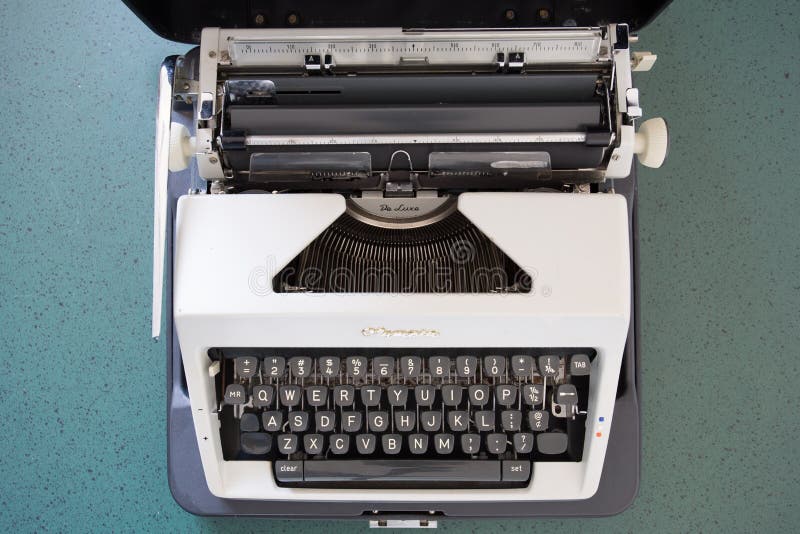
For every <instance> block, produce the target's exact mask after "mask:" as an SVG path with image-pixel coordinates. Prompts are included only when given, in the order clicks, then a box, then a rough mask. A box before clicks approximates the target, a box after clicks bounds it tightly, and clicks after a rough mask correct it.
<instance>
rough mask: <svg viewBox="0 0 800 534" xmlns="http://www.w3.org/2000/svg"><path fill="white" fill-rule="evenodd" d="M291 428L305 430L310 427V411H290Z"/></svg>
mask: <svg viewBox="0 0 800 534" xmlns="http://www.w3.org/2000/svg"><path fill="white" fill-rule="evenodd" d="M289 428H290V429H291V430H292V432H305V431H306V429H307V428H308V412H292V413H290V414H289Z"/></svg>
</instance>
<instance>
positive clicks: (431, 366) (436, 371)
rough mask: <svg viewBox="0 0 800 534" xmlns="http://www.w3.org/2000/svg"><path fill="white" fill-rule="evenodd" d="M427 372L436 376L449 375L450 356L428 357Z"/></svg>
mask: <svg viewBox="0 0 800 534" xmlns="http://www.w3.org/2000/svg"><path fill="white" fill-rule="evenodd" d="M428 372H429V373H430V374H431V376H433V377H436V378H444V377H446V376H449V375H450V358H448V357H447V356H431V357H430V358H428Z"/></svg>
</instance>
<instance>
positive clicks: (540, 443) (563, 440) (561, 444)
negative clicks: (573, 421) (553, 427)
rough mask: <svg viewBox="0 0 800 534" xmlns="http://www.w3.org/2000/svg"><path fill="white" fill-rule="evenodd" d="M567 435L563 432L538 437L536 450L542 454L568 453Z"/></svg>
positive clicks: (543, 434) (545, 433)
mask: <svg viewBox="0 0 800 534" xmlns="http://www.w3.org/2000/svg"><path fill="white" fill-rule="evenodd" d="M567 443H568V439H567V435H566V434H564V433H561V432H544V433H542V434H538V435H537V436H536V448H537V449H538V450H539V452H540V453H542V454H562V453H564V452H567Z"/></svg>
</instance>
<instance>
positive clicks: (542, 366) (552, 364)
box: [538, 355, 560, 378]
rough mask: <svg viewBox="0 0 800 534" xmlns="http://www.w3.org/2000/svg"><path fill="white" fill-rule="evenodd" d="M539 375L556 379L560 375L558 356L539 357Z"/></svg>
mask: <svg viewBox="0 0 800 534" xmlns="http://www.w3.org/2000/svg"><path fill="white" fill-rule="evenodd" d="M538 363H539V374H540V375H542V376H544V377H546V378H555V376H556V375H557V374H558V368H559V365H560V364H559V360H558V356H550V355H548V356H539V362H538Z"/></svg>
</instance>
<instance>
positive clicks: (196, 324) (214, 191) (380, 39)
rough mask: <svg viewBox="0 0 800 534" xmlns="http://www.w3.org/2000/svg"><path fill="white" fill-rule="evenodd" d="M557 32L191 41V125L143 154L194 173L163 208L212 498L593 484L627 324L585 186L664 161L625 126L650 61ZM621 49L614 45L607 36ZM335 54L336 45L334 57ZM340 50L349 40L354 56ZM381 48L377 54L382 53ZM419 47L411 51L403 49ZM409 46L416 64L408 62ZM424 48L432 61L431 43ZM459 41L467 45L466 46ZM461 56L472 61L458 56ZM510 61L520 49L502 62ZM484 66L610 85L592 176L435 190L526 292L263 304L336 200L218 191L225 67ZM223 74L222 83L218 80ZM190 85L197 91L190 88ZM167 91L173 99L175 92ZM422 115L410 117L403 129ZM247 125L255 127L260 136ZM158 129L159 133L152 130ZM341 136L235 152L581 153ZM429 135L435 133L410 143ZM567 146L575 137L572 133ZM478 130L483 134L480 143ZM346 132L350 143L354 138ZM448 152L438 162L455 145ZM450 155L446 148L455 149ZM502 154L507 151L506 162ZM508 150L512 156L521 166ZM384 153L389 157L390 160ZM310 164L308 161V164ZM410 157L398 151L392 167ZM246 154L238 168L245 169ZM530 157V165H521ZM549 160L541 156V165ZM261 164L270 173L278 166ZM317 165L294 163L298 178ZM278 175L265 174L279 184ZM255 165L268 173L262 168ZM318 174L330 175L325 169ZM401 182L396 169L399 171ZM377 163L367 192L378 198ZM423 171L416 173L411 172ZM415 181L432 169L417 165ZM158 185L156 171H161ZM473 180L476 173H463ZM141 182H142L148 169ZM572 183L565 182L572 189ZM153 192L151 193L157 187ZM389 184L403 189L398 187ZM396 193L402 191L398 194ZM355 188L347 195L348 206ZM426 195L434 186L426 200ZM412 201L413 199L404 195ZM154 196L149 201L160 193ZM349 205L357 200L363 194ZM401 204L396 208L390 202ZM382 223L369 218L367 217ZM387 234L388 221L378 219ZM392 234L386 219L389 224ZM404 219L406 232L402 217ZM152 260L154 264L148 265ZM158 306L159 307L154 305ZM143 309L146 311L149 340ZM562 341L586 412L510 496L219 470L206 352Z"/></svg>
mask: <svg viewBox="0 0 800 534" xmlns="http://www.w3.org/2000/svg"><path fill="white" fill-rule="evenodd" d="M621 30H624V31H623V32H620V31H618V28H617V27H616V26H614V25H612V26H610V27H608V28H567V29H560V30H542V31H538V30H537V31H510V32H468V31H461V32H402V31H401V30H389V29H375V30H364V29H360V30H341V31H340V30H336V31H333V30H331V31H325V32H320V31H318V30H292V31H280V30H225V29H215V28H211V29H206V30H204V32H203V36H202V41H201V46H200V53H199V80H197V81H196V82H192V87H191V89H188V87H189V86H188V84H187V86H186V87H185V88H184V89H185V90H184V91H183V92H184V93H185V94H184V95H182V96H181V97H182V98H187V95H189V94H191V95H193V97H194V99H195V101H194V104H195V106H196V114H195V118H194V124H193V125H192V126H193V127H192V128H190V129H188V130H187V129H184V128H183V127H182V126H180V125H173V126H172V127H171V133H170V131H169V130H170V126H169V124H167V125H166V127H164V125H163V124H162V128H161V130H160V136H161V141H162V143H164V140H165V138H170V137H171V141H170V143H169V145H170V149H169V155H167V154H166V153H165V152H164V151H162V152H161V154H159V155H157V171H158V169H159V165H160V166H161V167H160V168H161V169H162V170H163V167H164V166H165V165H166V161H167V159H169V162H170V167H171V168H172V170H173V171H178V170H180V169H182V168H183V167H185V166H186V165H191V164H192V163H191V162H192V160H193V161H196V166H197V167H196V169H197V173H198V175H199V176H200V177H201V178H203V179H205V180H206V181H207V184H208V186H207V188H206V190H205V191H202V190H201V191H194V192H192V193H193V194H188V195H186V196H184V197H182V198H180V200H179V202H178V209H177V215H176V232H175V243H174V247H175V253H174V276H173V280H174V282H173V283H174V287H173V310H174V311H173V313H174V320H175V326H176V330H177V334H178V338H179V343H180V348H181V353H182V357H183V365H184V370H185V374H186V381H187V387H188V392H189V398H190V402H191V410H192V416H193V419H194V425H195V431H196V438H197V444H198V447H199V450H200V457H201V460H202V465H203V470H204V474H205V479H206V482H207V484H208V487H209V489H210V491H211V493H213V494H214V495H215V496H218V497H222V498H230V499H256V500H272V501H275V500H278V501H280V500H287V501H288V500H301V501H302V500H315V501H365V502H366V501H370V502H375V501H387V502H392V501H409V500H423V501H429V502H448V501H456V500H458V501H497V500H504V501H534V500H535V501H547V500H579V499H587V498H589V497H591V496H592V495H593V494H594V493H595V492H596V491H597V488H598V484H599V482H600V477H601V472H602V470H603V461H604V456H605V451H606V446H607V443H608V439H609V435H610V431H611V423H612V420H613V416H614V413H613V410H614V400H615V394H616V390H617V384H618V380H619V373H620V365H621V359H622V354H623V349H624V346H625V343H626V339H627V336H628V331H629V325H630V318H631V270H630V269H631V267H630V266H631V256H630V250H629V239H630V234H629V228H628V206H627V204H626V201H625V198H624V197H622V196H620V195H616V194H614V192H613V187H611V188H605V189H603V190H597V191H595V190H593V189H592V188H591V187H590V186H589V185H588V184H589V182H591V183H606V184H608V183H609V182H607V180H608V181H610V180H612V179H615V178H618V179H621V178H624V177H626V176H627V175H628V173H629V172H630V169H631V165H632V162H633V155H634V154H639V155H640V159H642V160H643V161H644V160H645V159H647V160H648V161H646V163H652V164H656V165H660V162H661V160H663V157H664V155H665V151H666V132H665V131H662V130H661V129H660V128H661V125H660V124H651V125H650V127H649V128H641V129H640V131H639V132H636V129H635V124H634V122H635V119H637V118H638V117H639V116H641V109H640V108H639V102H638V93H637V92H636V90H635V89H634V88H633V87H632V80H631V68H632V65H633V67H636V66H637V65H640V64H641V65H646V64H647V63H648V62H651V61H652V59H653V57H652V56H650V55H646V54H645V55H639V56H637V57H636V58H633V57H632V56H631V53H630V51H629V49H628V47H627V33H626V32H627V30H626V29H625V28H621ZM623 35H624V38H625V43H624V46H615V45H618V44H619V43H618V42H617V39H620V38H621V37H620V36H623ZM348 43H349V46H350V48H349V49H348V48H346V45H348ZM354 43H355V44H354ZM381 43H383V45H382V44H381ZM420 43H422V44H420ZM412 44H414V45H415V46H414V48H415V49H416V48H417V47H420V48H422V47H423V46H425V45H426V44H427V46H429V47H430V51H428V52H426V54H425V55H420V54H416V53H415V54H413V55H412V54H410V53H408V52H407V50H410V49H411V45H412ZM438 46H440V47H441V51H440V52H437V50H438V49H437V47H438ZM470 46H472V48H470ZM470 50H474V51H470ZM516 50H525V55H524V59H522V60H521V61H522V62H523V63H522V64H520V65H515V64H514V60H515V59H519V58H518V57H517V56H514V53H515V51H516ZM498 54H501V55H502V58H503V59H502V60H500V61H503V62H504V63H502V64H500V68H502V69H508V70H515V69H518V70H525V69H527V72H528V76H535V75H536V74H535V73H536V72H537V70H541V71H542V72H547V71H549V70H551V69H553V68H557V69H559V70H562V71H563V70H565V69H569V68H570V67H572V68H575V69H576V70H585V69H586V68H587V65H590V66H591V68H593V69H594V68H597V66H598V65H600V66H601V70H603V72H605V73H606V74H605V77H606V78H605V79H606V81H607V83H608V88H609V91H608V92H607V93H606V102H605V104H604V105H603V110H604V112H605V113H607V115H608V116H607V117H606V118H604V123H605V124H606V125H607V128H608V134H609V135H608V136H607V138H606V139H607V146H605V147H603V148H602V155H601V158H600V164H598V165H597V166H595V167H593V168H576V169H574V170H570V169H563V168H562V169H558V170H557V169H555V167H554V168H552V169H550V168H548V169H547V172H548V173H549V172H552V175H550V174H548V184H552V183H553V182H554V181H558V182H561V183H563V184H564V185H565V187H563V188H561V189H554V188H553V187H552V186H551V185H549V186H548V187H547V188H539V187H523V188H520V189H518V190H495V189H494V188H492V187H487V188H486V190H483V191H482V190H480V188H476V187H471V188H470V190H469V191H459V192H457V193H455V194H452V204H453V207H452V208H451V209H453V210H456V211H458V212H459V213H460V214H461V215H463V216H464V217H465V218H466V219H468V220H469V221H470V222H471V223H472V224H474V225H475V226H476V227H477V228H478V229H479V230H480V231H481V232H483V234H485V235H486V237H488V239H489V240H491V242H492V243H494V244H495V245H496V246H497V247H499V249H501V250H502V251H503V252H504V253H505V254H507V255H508V257H509V258H510V259H511V260H513V261H514V262H515V263H516V264H517V265H519V266H520V267H521V268H522V269H523V270H524V271H525V272H526V273H528V274H529V275H530V277H531V280H532V284H531V289H530V291H528V292H524V293H517V292H504V291H500V292H482V293H416V292H398V293H392V292H358V293H355V292H339V293H326V292H314V291H292V292H278V291H276V290H275V288H274V287H273V284H272V283H271V281H272V280H273V279H274V278H275V277H276V276H277V275H278V274H279V272H280V270H281V269H282V268H283V267H284V266H286V265H287V264H288V263H290V262H291V261H292V259H293V258H295V257H297V256H298V254H300V253H301V252H302V251H303V250H304V249H305V248H306V247H308V246H309V245H310V244H311V243H312V242H313V241H314V239H315V238H317V237H318V236H319V235H320V234H321V233H322V232H323V231H324V230H325V229H326V228H328V227H329V226H330V225H332V224H333V223H334V222H335V221H336V220H337V219H338V218H339V217H341V216H342V215H343V214H345V213H348V211H349V210H351V208H352V205H351V203H350V202H351V200H350V198H349V197H350V196H351V195H352V193H347V192H331V191H325V192H314V191H301V192H291V191H285V190H272V191H268V192H267V194H245V192H244V191H239V190H235V191H234V190H232V189H231V188H230V187H229V184H230V183H231V180H232V179H233V180H235V179H236V170H235V169H234V172H233V173H232V172H231V169H230V168H228V167H229V166H230V163H229V162H230V161H231V160H230V159H228V158H227V157H226V153H225V150H226V149H225V146H224V142H223V139H222V138H223V137H224V135H223V134H222V132H221V130H222V129H224V127H225V126H224V121H223V120H222V119H221V118H220V112H221V111H222V112H223V113H224V107H225V105H226V104H225V102H226V100H225V98H226V96H225V91H226V90H230V89H229V87H230V86H225V88H223V84H224V83H227V82H230V81H231V80H233V79H234V78H235V77H236V76H237V73H238V71H241V72H247V73H250V72H252V71H253V70H254V69H255V70H257V68H258V67H262V66H264V65H269V66H270V67H275V68H280V69H284V68H286V69H294V68H299V69H301V71H302V72H303V75H309V76H310V75H315V74H317V72H318V71H325V70H326V69H331V68H334V67H335V66H336V65H339V66H341V65H350V66H359V65H361V66H365V65H369V66H370V67H381V68H382V69H384V70H386V69H389V70H391V68H392V67H395V66H398V65H400V66H408V65H410V64H416V63H418V62H424V64H425V66H426V68H435V67H437V66H441V67H442V68H444V67H446V66H449V67H452V66H453V65H454V64H455V65H456V66H458V64H459V62H461V63H463V64H465V65H473V64H490V65H492V66H494V68H497V65H496V63H498V59H500V55H498ZM223 80H224V81H223ZM194 83H196V85H194ZM175 92H176V94H177V93H181V92H182V91H181V90H180V88H176V90H175ZM420 120H424V119H420ZM264 127H265V128H266V129H267V130H269V124H265V125H264ZM165 128H166V129H165ZM345 135H349V136H350V137H351V139H349V140H348V139H344V138H343V137H339V138H337V136H336V135H335V134H331V133H329V132H325V133H323V134H315V133H313V132H311V133H309V134H306V135H299V134H297V133H290V134H285V133H281V132H278V133H276V134H274V135H271V134H270V133H266V134H265V133H259V134H258V135H250V136H247V137H246V138H245V139H244V140H243V144H244V145H245V146H248V147H258V146H270V147H275V146H294V145H303V146H306V147H307V149H306V150H307V151H303V152H300V153H298V154H297V156H296V157H297V158H298V159H302V158H303V157H304V155H305V154H308V153H311V152H315V151H322V150H325V149H326V148H325V147H329V146H331V145H336V146H340V145H348V144H349V145H355V144H358V145H359V146H361V145H364V144H374V145H387V144H392V143H401V142H405V143H407V142H409V135H411V137H416V138H417V139H414V140H413V141H411V142H415V143H416V142H420V143H425V142H430V143H448V144H449V145H458V146H460V147H461V146H463V147H464V148H463V150H464V151H467V150H471V148H469V147H472V146H474V145H481V146H482V151H484V152H489V153H494V152H492V150H491V148H489V149H487V148H486V146H487V145H491V144H492V143H498V144H500V143H503V144H504V146H507V145H508V144H509V143H521V144H525V148H524V150H523V151H520V152H519V153H517V152H513V153H512V151H507V149H504V153H505V154H507V155H508V154H511V155H508V156H507V157H508V158H510V161H511V167H514V168H520V167H522V168H524V167H525V165H526V164H527V163H528V161H527V160H525V158H526V157H529V158H533V159H535V158H534V156H531V154H533V152H531V148H530V146H531V144H536V143H582V142H586V140H587V135H588V134H585V133H583V134H582V133H581V132H575V131H567V132H557V131H556V132H542V131H537V130H535V129H533V130H532V131H531V132H520V131H515V132H510V133H508V134H505V133H502V132H500V133H498V132H496V131H494V132H491V133H489V134H486V133H484V132H482V131H481V127H480V125H477V124H476V126H475V131H474V132H466V133H465V132H463V131H459V132H457V133H449V132H443V131H437V132H433V133H431V132H427V133H424V134H423V133H420V134H419V135H415V134H408V133H403V134H402V135H399V134H398V135H395V136H393V134H392V133H391V132H388V133H387V132H384V131H382V132H381V133H377V134H376V133H370V132H366V133H364V134H354V133H352V132H348V133H347V134H345ZM425 135H427V136H429V137H431V138H432V137H436V136H439V137H438V138H436V139H427V141H426V138H425V137H424V136H425ZM581 135H583V137H581ZM481 136H483V137H481ZM356 137H357V139H355V138H356ZM454 152H455V151H454ZM457 152H458V153H462V152H461V149H460V150H459V151H457ZM514 154H516V155H514ZM519 154H528V156H524V155H523V156H520V155H519ZM392 158H394V154H393V156H392ZM312 159H313V158H312ZM408 159H409V162H410V160H411V156H408ZM254 161H255V160H254V159H252V158H251V159H250V169H249V171H243V172H244V173H245V174H247V172H250V173H255V172H256V171H255V167H254ZM536 161H537V162H538V163H540V162H541V161H539V160H536ZM545 164H546V165H549V164H550V161H549V159H545ZM277 165H278V166H279V167H280V165H285V164H284V163H281V162H278V163H277ZM315 165H317V163H314V162H312V163H311V164H309V167H310V168H312V171H309V174H313V172H314V170H315V169H316V171H319V168H317V167H315ZM281 169H285V167H280V168H279V169H278V172H280V170H281ZM268 170H269V169H268ZM325 170H326V171H327V170H329V169H325ZM410 171H411V172H412V173H413V172H414V171H413V169H410ZM390 172H391V161H390V163H389V168H388V169H387V168H385V167H383V166H379V170H378V171H375V174H381V173H382V175H383V176H384V180H383V182H382V183H383V186H382V187H379V188H378V192H377V193H376V194H378V195H379V196H380V195H381V194H383V195H386V194H387V191H388V188H387V187H386V179H385V176H386V174H387V173H390ZM422 172H424V171H422ZM431 172H432V171H431ZM162 174H164V173H163V172H162ZM478 174H479V173H478ZM157 177H158V172H157ZM573 178H574V179H573ZM159 187H160V186H159V184H158V182H157V184H156V193H157V201H156V222H157V224H156V247H155V249H156V252H157V254H156V269H155V270H156V273H155V275H154V282H155V281H156V280H158V282H155V286H156V288H157V289H156V292H155V296H154V302H155V301H156V300H157V301H158V302H159V303H160V300H161V294H160V278H161V275H162V273H161V271H160V266H159V260H162V259H163V255H159V253H158V251H159V247H161V250H162V251H163V241H162V240H163V228H164V226H165V224H166V222H165V220H164V219H163V218H161V219H159V217H163V215H161V214H162V213H163V199H159V197H158V193H159ZM161 188H163V184H162V185H161ZM401 189H402V188H401ZM404 191H405V192H406V193H408V192H409V191H408V190H404ZM361 193H362V192H359V194H361ZM440 193H441V192H440ZM411 195H417V196H420V197H421V196H422V195H421V194H420V191H412V192H411ZM162 196H163V195H162ZM364 196H366V195H364ZM403 198H405V202H411V203H413V202H414V200H413V197H408V196H406V197H403ZM384 222H385V221H384ZM392 224H394V223H392ZM397 224H402V221H399V222H397ZM415 224H416V223H415ZM162 254H163V253H162ZM156 308H157V310H158V309H160V308H159V307H158V306H156ZM157 325H160V312H157V313H156V314H155V317H154V335H156V334H157ZM423 346H424V347H431V348H436V347H448V348H458V347H493V346H498V347H566V346H586V347H593V348H594V349H595V350H596V353H597V354H596V357H595V358H594V360H593V362H592V380H591V388H590V391H589V406H588V409H587V410H586V414H585V415H586V431H585V436H586V438H585V441H584V447H583V455H582V459H581V461H578V462H566V461H565V462H541V463H539V462H534V467H533V471H532V478H531V481H530V484H529V485H528V486H527V487H524V488H509V489H502V488H501V489H497V488H495V489H409V490H403V489H379V488H378V489H376V488H371V489H357V488H354V489H337V490H335V491H332V490H331V489H324V488H296V487H283V486H281V485H278V484H276V482H275V479H274V477H273V476H272V470H271V466H270V462H268V461H228V460H226V459H225V458H224V455H223V449H222V444H221V438H220V418H219V410H220V400H219V398H218V395H217V390H216V388H217V385H216V384H215V375H216V373H218V372H219V366H218V363H215V362H214V361H213V360H212V359H211V358H210V357H209V350H210V349H212V348H213V347H364V348H375V349H382V348H387V347H392V348H405V347H408V348H414V347H423Z"/></svg>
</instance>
